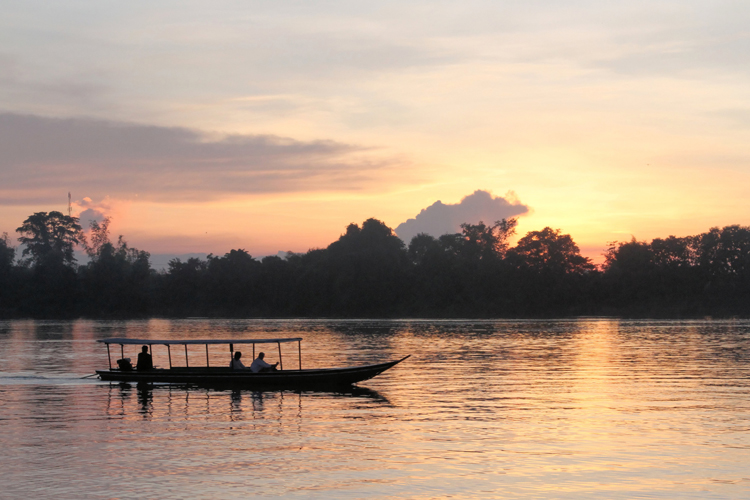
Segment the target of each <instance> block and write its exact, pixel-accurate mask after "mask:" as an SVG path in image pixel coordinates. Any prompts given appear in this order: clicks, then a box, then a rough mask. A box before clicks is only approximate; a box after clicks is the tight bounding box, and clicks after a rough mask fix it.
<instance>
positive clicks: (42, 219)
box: [16, 212, 81, 266]
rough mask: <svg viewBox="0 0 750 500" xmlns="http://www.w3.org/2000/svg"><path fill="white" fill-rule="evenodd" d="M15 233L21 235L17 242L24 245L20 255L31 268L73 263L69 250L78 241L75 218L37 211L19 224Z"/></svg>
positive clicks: (78, 232)
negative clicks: (33, 266)
mask: <svg viewBox="0 0 750 500" xmlns="http://www.w3.org/2000/svg"><path fill="white" fill-rule="evenodd" d="M16 232H17V233H19V234H21V236H20V237H19V238H18V241H20V242H21V244H23V245H24V249H23V256H24V257H26V256H27V255H30V256H31V257H30V259H31V262H32V263H33V264H34V265H39V264H41V263H43V262H47V263H50V264H54V263H61V264H62V263H64V264H66V265H71V266H72V265H73V264H74V263H75V260H76V259H75V256H74V255H73V247H74V246H75V245H77V244H79V243H80V242H81V226H80V225H79V224H78V218H77V217H70V216H68V215H63V214H62V213H61V212H50V213H47V212H37V213H35V214H34V215H31V216H29V217H28V218H27V219H26V220H25V221H23V224H22V225H21V227H19V228H18V229H16Z"/></svg>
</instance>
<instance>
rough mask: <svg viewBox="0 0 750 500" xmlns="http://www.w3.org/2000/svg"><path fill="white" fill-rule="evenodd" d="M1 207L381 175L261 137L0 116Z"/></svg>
mask: <svg viewBox="0 0 750 500" xmlns="http://www.w3.org/2000/svg"><path fill="white" fill-rule="evenodd" d="M0 151H2V155H0V195H1V196H0V199H1V200H2V202H0V203H2V204H6V205H7V204H19V203H22V202H25V203H38V202H47V201H49V200H52V199H55V200H57V199H59V198H60V191H61V190H64V191H67V190H75V191H78V192H84V193H87V194H89V195H90V196H92V197H95V198H104V197H105V196H112V197H121V198H135V197H138V198H140V199H154V200H157V199H158V200H159V201H164V202H169V201H183V200H196V199H201V200H210V199H215V198H218V197H220V196H222V195H227V194H241V193H268V192H294V191H316V190H352V189H359V188H361V187H362V186H364V184H365V183H367V182H368V181H371V180H372V179H373V178H374V173H375V172H376V171H380V170H382V169H383V168H385V167H387V166H388V163H387V162H385V161H380V160H376V159H373V158H372V157H371V156H369V155H368V150H367V149H366V148H362V147H358V146H353V145H349V144H343V143H339V142H334V141H309V142H303V141H296V140H294V139H288V138H282V137H277V136H270V135H230V136H225V137H220V138H215V137H211V136H209V135H208V134H206V133H203V132H201V131H198V130H192V129H187V128H169V127H158V126H148V125H137V124H130V123H121V122H113V121H105V120H94V119H87V118H67V119H54V118H43V117H39V116H29V115H17V114H10V113H5V114H0Z"/></svg>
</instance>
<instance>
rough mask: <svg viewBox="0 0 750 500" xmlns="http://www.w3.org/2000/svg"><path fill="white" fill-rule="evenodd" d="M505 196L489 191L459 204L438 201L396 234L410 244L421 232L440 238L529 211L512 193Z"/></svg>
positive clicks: (397, 230)
mask: <svg viewBox="0 0 750 500" xmlns="http://www.w3.org/2000/svg"><path fill="white" fill-rule="evenodd" d="M505 196H506V197H502V196H493V195H492V194H491V193H490V192H489V191H483V190H481V189H478V190H476V191H474V193H473V194H470V195H469V196H465V197H464V198H463V199H462V200H461V202H460V203H456V204H452V205H451V204H445V203H443V202H442V201H440V200H438V201H436V202H435V203H433V204H432V205H430V206H429V207H427V208H425V209H423V210H422V211H421V212H419V215H417V216H416V217H415V218H414V219H409V220H407V221H406V222H404V223H402V224H399V225H398V227H397V228H396V234H397V235H398V236H399V238H401V239H402V240H404V241H405V242H406V243H407V244H408V243H409V242H410V241H411V239H412V238H413V237H414V236H416V235H417V234H419V233H427V234H429V235H432V236H435V237H438V236H441V235H443V234H449V233H458V232H461V224H462V223H464V222H468V223H470V224H476V223H478V222H479V221H484V222H486V223H488V224H492V223H494V222H495V221H498V220H501V219H507V218H509V217H515V216H517V215H523V214H526V213H528V212H529V207H528V206H526V205H523V204H522V203H521V202H519V201H518V200H516V199H515V195H514V194H513V193H509V194H506V195H505Z"/></svg>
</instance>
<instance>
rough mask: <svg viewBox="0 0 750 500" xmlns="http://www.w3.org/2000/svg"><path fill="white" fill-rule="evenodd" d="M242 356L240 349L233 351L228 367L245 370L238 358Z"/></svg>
mask: <svg viewBox="0 0 750 500" xmlns="http://www.w3.org/2000/svg"><path fill="white" fill-rule="evenodd" d="M241 357H242V353H241V352H240V351H236V352H235V353H234V359H233V360H232V361H230V362H229V368H232V369H233V370H245V369H246V368H245V365H244V363H242V361H240V358H241Z"/></svg>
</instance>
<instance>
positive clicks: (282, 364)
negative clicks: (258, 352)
mask: <svg viewBox="0 0 750 500" xmlns="http://www.w3.org/2000/svg"><path fill="white" fill-rule="evenodd" d="M253 345H254V344H253ZM276 345H278V346H279V368H280V369H281V370H283V369H284V363H282V362H281V342H276Z"/></svg>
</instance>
